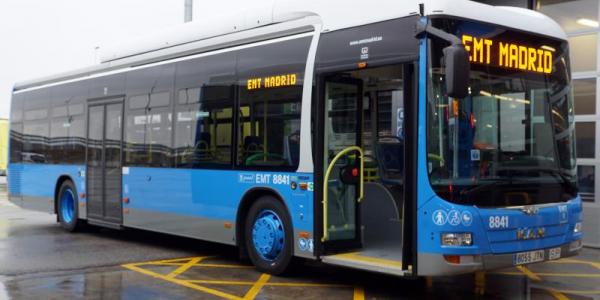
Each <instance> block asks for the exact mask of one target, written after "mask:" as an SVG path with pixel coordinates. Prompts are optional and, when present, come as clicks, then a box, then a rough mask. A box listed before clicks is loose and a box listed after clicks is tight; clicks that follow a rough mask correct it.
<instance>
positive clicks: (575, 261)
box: [549, 258, 600, 270]
mask: <svg viewBox="0 0 600 300" xmlns="http://www.w3.org/2000/svg"><path fill="white" fill-rule="evenodd" d="M549 263H554V264H584V265H590V266H593V267H595V268H596V269H598V270H600V262H593V261H587V260H580V259H567V258H563V259H561V260H551V261H549Z"/></svg>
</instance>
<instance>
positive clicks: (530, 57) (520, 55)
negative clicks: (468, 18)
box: [462, 34, 555, 74]
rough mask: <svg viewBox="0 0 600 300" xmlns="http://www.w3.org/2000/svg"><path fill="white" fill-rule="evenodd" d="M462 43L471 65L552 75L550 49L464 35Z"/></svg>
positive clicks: (551, 53)
mask: <svg viewBox="0 0 600 300" xmlns="http://www.w3.org/2000/svg"><path fill="white" fill-rule="evenodd" d="M462 42H463V44H464V45H465V49H466V50H467V52H469V61H471V62H472V63H477V64H484V65H491V66H495V67H501V68H507V69H515V70H522V71H528V72H535V73H542V74H550V73H552V67H553V60H554V51H555V50H554V49H553V48H551V47H548V46H542V47H540V48H534V47H529V46H524V45H520V44H518V43H510V42H501V41H496V40H493V39H486V38H478V37H474V36H471V35H466V34H465V35H463V36H462Z"/></svg>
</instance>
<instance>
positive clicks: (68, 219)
mask: <svg viewBox="0 0 600 300" xmlns="http://www.w3.org/2000/svg"><path fill="white" fill-rule="evenodd" d="M78 207H79V199H78V198H77V192H76V190H75V185H73V182H71V181H69V180H67V181H65V182H63V184H62V185H61V186H60V189H59V192H58V199H57V206H56V208H57V212H58V221H59V222H60V225H61V226H62V227H63V228H64V229H65V230H67V231H71V232H73V231H75V230H77V229H78V228H79V211H78Z"/></svg>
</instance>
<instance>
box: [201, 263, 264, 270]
mask: <svg viewBox="0 0 600 300" xmlns="http://www.w3.org/2000/svg"><path fill="white" fill-rule="evenodd" d="M194 267H203V268H226V269H246V268H254V266H245V265H221V264H199V265H195V266H194Z"/></svg>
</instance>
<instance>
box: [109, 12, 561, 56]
mask: <svg viewBox="0 0 600 300" xmlns="http://www.w3.org/2000/svg"><path fill="white" fill-rule="evenodd" d="M420 3H423V4H424V9H425V10H424V13H425V15H427V16H429V15H449V16H456V17H461V18H466V19H472V20H478V21H482V22H487V23H492V24H498V25H502V26H506V27H512V28H515V29H520V30H523V31H529V32H534V33H537V34H542V35H546V36H551V37H555V38H559V39H566V35H565V33H564V31H563V30H562V29H561V27H560V26H559V25H558V24H557V23H556V22H555V21H553V20H552V19H550V18H548V17H546V16H545V15H543V14H541V13H538V12H535V11H532V10H528V9H523V8H516V7H494V6H490V5H487V4H481V3H478V2H473V1H467V0H402V1H398V0H371V1H368V2H365V1H362V0H327V1H326V2H323V1H321V0H303V1H297V0H265V1H261V2H259V3H258V5H257V4H256V2H252V4H251V7H250V8H248V9H247V10H241V11H236V12H233V13H231V14H229V15H216V16H214V17H212V18H209V19H205V20H199V21H196V22H190V23H187V24H182V25H180V26H176V27H175V28H172V29H169V30H165V31H163V32H160V33H155V34H153V35H152V36H151V37H148V38H140V39H134V40H131V41H130V42H128V43H126V44H124V45H123V44H122V45H118V46H115V47H109V48H107V50H106V51H102V52H103V54H102V56H101V60H102V62H107V61H111V60H115V59H119V58H123V57H128V56H132V55H136V54H140V53H145V52H148V51H152V50H156V49H161V48H165V47H171V46H174V45H181V44H184V43H188V42H192V41H197V40H201V39H207V38H211V37H215V36H219V35H224V34H229V33H234V32H238V31H244V30H248V29H252V28H256V27H261V26H265V25H269V24H274V23H281V22H286V21H290V20H296V19H300V18H303V17H306V16H317V17H319V19H320V20H321V22H322V26H323V27H322V28H323V31H334V30H338V29H343V28H349V27H355V26H360V25H364V24H369V23H375V22H380V21H384V20H390V19H395V18H401V17H405V16H409V15H416V14H419V4H420Z"/></svg>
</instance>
